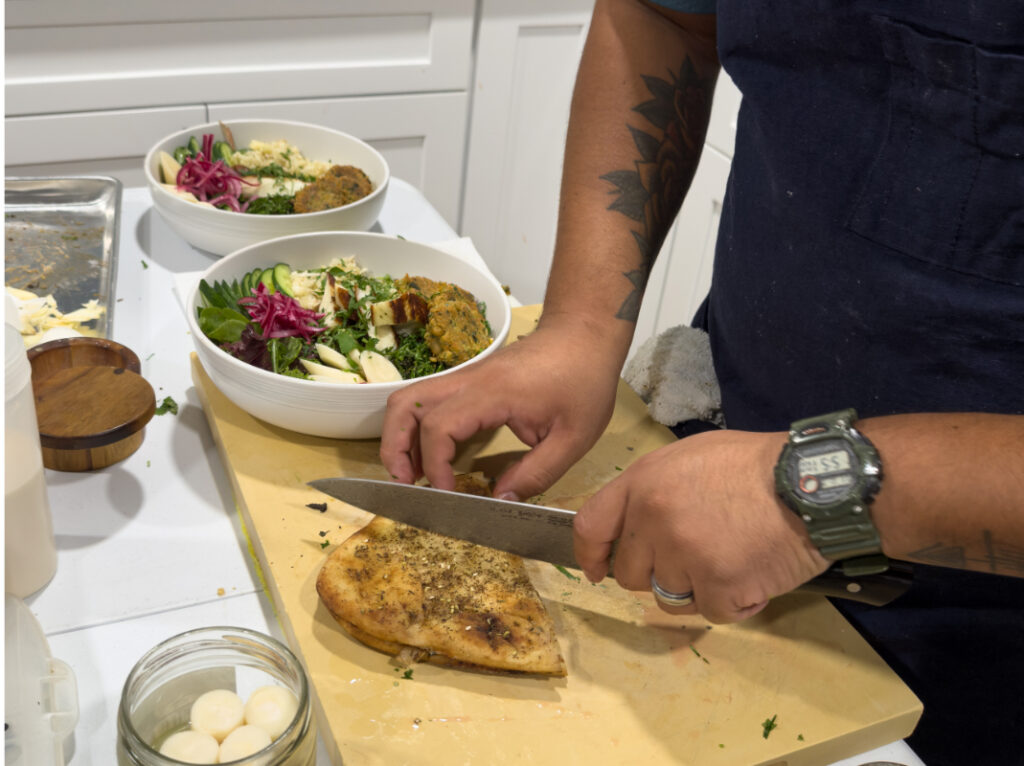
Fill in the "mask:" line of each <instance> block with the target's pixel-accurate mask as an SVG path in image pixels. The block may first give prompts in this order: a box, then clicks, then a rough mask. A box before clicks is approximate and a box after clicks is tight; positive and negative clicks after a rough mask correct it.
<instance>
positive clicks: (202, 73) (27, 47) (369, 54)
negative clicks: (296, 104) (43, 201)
mask: <svg viewBox="0 0 1024 766" xmlns="http://www.w3.org/2000/svg"><path fill="white" fill-rule="evenodd" d="M473 8H474V4H473V2H472V0H440V2H438V1H437V0H434V1H433V2H430V1H428V0H393V1H392V2H388V3H386V4H382V3H379V2H372V1H371V0H349V2H345V3H338V2H334V1H333V0H296V1H295V2H290V3H279V2H270V0H250V2H246V3H237V2H229V3H210V2H208V1H207V0H179V1H178V2H175V3H159V4H155V3H139V2H135V1H134V0H108V2H105V3H80V2H76V0H33V1H32V2H28V1H27V0H13V1H12V0H9V1H8V2H7V3H5V10H6V30H5V45H6V50H5V68H6V71H5V85H6V88H5V112H6V114H7V115H28V114H45V113H53V112H74V111H84V110H97V109H120V108H128V107H144V106H152V105H154V104H167V105H170V104H188V103H209V102H212V101H243V100H247V99H256V98H259V99H273V98H307V97H315V96H326V95H331V96H344V95H356V94H365V93H404V92H422V91H436V90H464V89H465V88H466V86H467V81H468V72H469V67H470V56H471V47H472V35H473ZM57 20H59V21H57Z"/></svg>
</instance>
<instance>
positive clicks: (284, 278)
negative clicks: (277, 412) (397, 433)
mask: <svg viewBox="0 0 1024 766" xmlns="http://www.w3.org/2000/svg"><path fill="white" fill-rule="evenodd" d="M199 295H200V299H201V306H200V308H199V309H198V317H197V318H198V323H199V328H200V330H202V332H203V334H204V335H206V337H208V338H209V339H210V340H212V341H213V342H214V343H215V344H216V345H217V346H218V347H220V348H221V349H222V350H224V351H225V352H226V353H229V354H231V355H232V356H234V357H236V358H238V359H240V360H242V361H244V362H246V363H248V364H252V365H254V366H256V367H260V368H262V369H265V370H269V371H271V372H275V373H277V374H280V375H287V376H291V377H296V378H303V379H308V380H320V381H329V382H339V383H341V382H343V383H362V382H371V383H373V382H392V381H397V380H407V379H410V378H418V377H423V376H425V375H430V374H433V373H436V372H440V371H441V370H444V369H446V365H445V364H444V363H442V362H441V361H439V360H438V358H437V356H436V355H435V353H434V352H433V351H432V350H431V347H430V345H429V343H428V340H427V332H426V324H427V321H428V319H427V317H428V305H429V304H428V302H427V300H426V299H425V298H424V297H422V296H421V295H420V294H419V293H418V292H416V291H415V290H413V289H412V288H409V287H407V286H405V285H404V284H400V283H399V282H396V280H394V279H392V278H391V277H389V276H383V277H376V276H371V275H370V274H367V273H365V272H364V271H363V270H362V269H360V268H359V267H358V266H356V265H355V263H354V261H353V259H351V258H348V259H335V260H334V261H332V262H331V263H330V264H329V265H327V266H326V267H323V268H318V269H310V270H307V271H293V270H292V269H291V268H290V266H289V265H288V264H286V263H278V264H275V265H274V266H271V267H268V268H257V269H253V270H252V271H251V272H249V273H248V274H245V275H244V276H243V277H242V278H241V279H238V280H233V281H219V280H218V281H214V282H213V283H209V282H207V281H206V280H201V281H200V284H199ZM467 295H468V294H467ZM469 297H470V298H472V296H469ZM396 304H401V305H400V306H397V307H396ZM410 306H412V307H413V308H416V309H418V310H419V312H420V313H418V314H417V313H416V312H413V314H414V315H413V316H412V317H411V318H410V316H409V315H408V311H409V307H410ZM403 312H405V313H403ZM488 331H489V327H488Z"/></svg>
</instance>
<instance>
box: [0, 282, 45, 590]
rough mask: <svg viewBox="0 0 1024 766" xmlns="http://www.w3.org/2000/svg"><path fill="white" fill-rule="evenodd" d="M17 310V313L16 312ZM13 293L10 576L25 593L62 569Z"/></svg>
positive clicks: (8, 363) (8, 392) (8, 420)
mask: <svg viewBox="0 0 1024 766" xmlns="http://www.w3.org/2000/svg"><path fill="white" fill-rule="evenodd" d="M12 311H13V317H12ZM17 323H18V318H17V309H16V308H15V307H14V305H13V302H12V301H11V299H10V296H7V301H6V316H5V321H4V372H5V374H4V535H5V538H4V578H5V590H6V592H7V593H11V594H13V595H15V596H18V597H19V598H25V597H27V596H30V595H32V594H33V593H35V592H36V591H38V590H40V589H41V588H42V587H43V586H44V585H46V584H47V583H48V582H50V580H51V579H52V578H53V575H54V573H55V572H56V571H57V547H56V544H55V542H54V539H53V519H52V517H51V515H50V502H49V499H48V498H47V495H46V481H45V479H44V478H43V452H42V447H41V446H40V443H39V424H38V422H37V421H36V404H35V399H34V398H33V395H32V368H31V367H30V366H29V362H28V355H27V354H26V351H25V344H24V342H23V341H22V339H21V332H20V330H19V329H18V325H17Z"/></svg>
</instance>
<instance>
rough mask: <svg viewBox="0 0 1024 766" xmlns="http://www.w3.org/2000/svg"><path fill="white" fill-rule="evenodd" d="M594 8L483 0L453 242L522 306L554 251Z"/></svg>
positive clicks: (579, 1)
mask: <svg viewBox="0 0 1024 766" xmlns="http://www.w3.org/2000/svg"><path fill="white" fill-rule="evenodd" d="M592 7H593V1H592V0H561V1H560V2H558V3H552V2H549V0H483V4H482V8H481V16H480V32H479V38H478V43H477V67H476V77H475V78H474V83H473V95H472V98H473V106H472V122H471V126H472V127H471V132H470V137H469V151H468V158H467V166H466V167H467V172H466V185H465V192H464V200H463V205H462V220H461V225H460V227H459V228H460V230H461V232H462V233H463V234H464V235H466V236H470V237H472V238H473V241H474V243H475V244H476V246H477V249H478V250H479V251H480V254H481V255H482V256H483V257H484V260H486V261H487V264H488V266H490V268H491V270H492V271H493V272H494V273H495V275H496V276H497V277H498V279H499V280H500V281H501V282H502V283H503V284H507V285H509V286H510V287H511V289H512V294H513V295H514V296H516V298H518V299H519V300H521V301H522V302H523V303H539V302H540V301H541V300H542V299H543V297H544V286H545V283H546V281H547V274H548V271H549V269H550V266H551V254H552V250H553V248H554V242H555V221H556V217H557V209H558V190H559V183H560V180H561V168H562V152H563V149H564V145H565V130H566V126H567V124H568V121H569V102H570V100H571V98H572V88H573V84H574V82H575V79H576V69H577V68H578V66H579V58H580V53H581V52H582V50H583V41H584V38H585V37H586V32H587V27H588V24H589V22H590V14H591V10H592Z"/></svg>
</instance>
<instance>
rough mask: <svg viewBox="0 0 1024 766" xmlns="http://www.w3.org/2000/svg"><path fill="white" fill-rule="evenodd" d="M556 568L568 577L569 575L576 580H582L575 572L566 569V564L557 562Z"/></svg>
mask: <svg viewBox="0 0 1024 766" xmlns="http://www.w3.org/2000/svg"><path fill="white" fill-rule="evenodd" d="M555 569H557V570H558V571H559V572H561V573H562V574H564V575H565V576H566V577H568V578H569V579H570V580H575V581H576V582H579V581H580V578H579V576H578V575H574V574H573V573H572V572H570V571H569V570H568V569H566V568H565V567H564V566H562V565H561V564H555Z"/></svg>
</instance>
